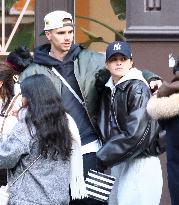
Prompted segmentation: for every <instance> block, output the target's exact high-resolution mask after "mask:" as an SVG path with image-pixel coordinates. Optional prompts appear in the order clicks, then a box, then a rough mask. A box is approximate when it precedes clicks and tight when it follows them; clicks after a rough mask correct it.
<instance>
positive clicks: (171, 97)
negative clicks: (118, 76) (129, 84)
mask: <svg viewBox="0 0 179 205" xmlns="http://www.w3.org/2000/svg"><path fill="white" fill-rule="evenodd" d="M173 73H174V78H173V79H172V80H171V82H170V83H169V82H163V84H162V86H161V87H160V88H159V90H158V92H157V94H156V95H154V96H153V97H151V99H150V100H149V102H148V105H147V111H148V113H149V115H150V116H151V117H152V118H154V119H157V120H158V121H159V123H160V124H161V126H163V128H165V130H166V136H165V137H166V144H167V145H166V146H167V148H166V151H167V171H168V186H169V192H170V197H171V203H172V205H178V204H179V61H178V62H177V64H176V66H175V67H174V70H173Z"/></svg>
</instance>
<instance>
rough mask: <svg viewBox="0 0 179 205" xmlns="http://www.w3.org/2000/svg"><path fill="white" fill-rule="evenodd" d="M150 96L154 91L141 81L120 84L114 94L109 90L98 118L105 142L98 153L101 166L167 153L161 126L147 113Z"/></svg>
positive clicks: (102, 98)
mask: <svg viewBox="0 0 179 205" xmlns="http://www.w3.org/2000/svg"><path fill="white" fill-rule="evenodd" d="M150 97H151V92H150V89H149V88H148V87H147V85H146V84H145V83H144V82H142V81H141V80H128V81H125V82H122V83H121V84H118V85H117V86H116V89H115V92H114V94H112V93H111V89H110V88H108V87H106V88H105V90H104V92H103V94H102V96H101V107H100V112H99V115H98V125H99V128H100V131H101V133H102V136H103V137H104V142H105V143H104V146H103V147H102V148H101V149H100V150H99V151H98V152H97V158H98V160H99V161H100V163H101V164H103V165H104V166H114V165H116V164H118V163H120V162H122V161H124V160H126V159H129V158H135V157H146V156H152V155H153V156H156V155H159V154H160V153H162V152H164V151H165V145H163V144H162V146H164V147H160V145H159V141H160V140H159V130H160V128H159V125H158V123H157V121H155V120H153V119H151V117H150V116H149V115H148V113H147V111H146V106H147V102H148V100H149V98H150ZM110 108H111V109H110Z"/></svg>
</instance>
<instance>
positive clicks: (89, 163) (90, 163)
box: [70, 152, 107, 205]
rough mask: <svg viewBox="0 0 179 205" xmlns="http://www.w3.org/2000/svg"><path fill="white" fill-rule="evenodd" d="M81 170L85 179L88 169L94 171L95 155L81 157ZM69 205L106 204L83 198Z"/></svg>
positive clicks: (72, 201)
mask: <svg viewBox="0 0 179 205" xmlns="http://www.w3.org/2000/svg"><path fill="white" fill-rule="evenodd" d="M83 168H84V177H85V178H86V176H87V174H88V171H89V170H90V169H93V170H96V153H94V152H92V153H88V154H85V155H83ZM70 205H107V203H104V202H101V201H98V200H95V199H91V198H84V199H80V200H71V201H70Z"/></svg>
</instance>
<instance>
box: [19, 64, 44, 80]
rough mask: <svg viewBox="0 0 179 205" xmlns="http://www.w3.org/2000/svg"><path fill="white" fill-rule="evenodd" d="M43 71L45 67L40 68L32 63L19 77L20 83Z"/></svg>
mask: <svg viewBox="0 0 179 205" xmlns="http://www.w3.org/2000/svg"><path fill="white" fill-rule="evenodd" d="M41 70H43V66H40V65H38V64H35V63H31V64H30V65H29V66H28V67H27V68H26V69H25V70H24V71H23V72H22V73H21V74H20V76H19V82H20V83H21V82H22V81H23V80H24V79H25V78H27V77H29V76H31V75H35V74H38V73H40V72H41Z"/></svg>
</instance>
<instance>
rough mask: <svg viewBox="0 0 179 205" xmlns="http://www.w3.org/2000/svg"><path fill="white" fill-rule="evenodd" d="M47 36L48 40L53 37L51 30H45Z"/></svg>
mask: <svg viewBox="0 0 179 205" xmlns="http://www.w3.org/2000/svg"><path fill="white" fill-rule="evenodd" d="M45 36H46V37H47V39H48V40H50V39H51V33H50V32H49V31H45Z"/></svg>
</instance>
